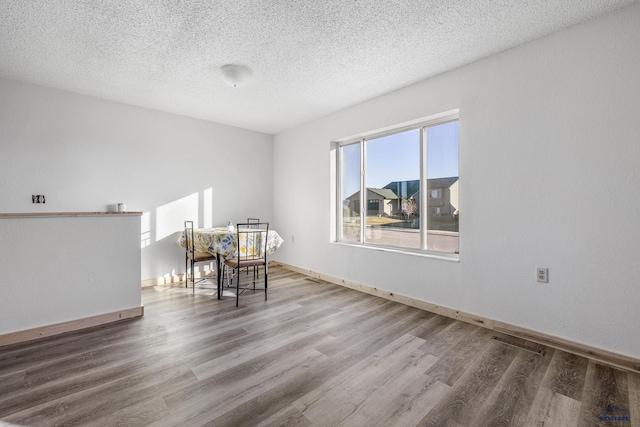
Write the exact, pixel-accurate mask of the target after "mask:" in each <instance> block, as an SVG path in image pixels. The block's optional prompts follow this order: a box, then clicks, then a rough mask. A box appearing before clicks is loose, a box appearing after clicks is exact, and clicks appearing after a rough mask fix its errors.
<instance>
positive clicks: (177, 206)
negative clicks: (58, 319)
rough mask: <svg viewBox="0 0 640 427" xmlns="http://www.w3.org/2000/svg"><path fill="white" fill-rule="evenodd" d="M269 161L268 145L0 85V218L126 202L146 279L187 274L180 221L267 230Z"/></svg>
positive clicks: (240, 133)
mask: <svg viewBox="0 0 640 427" xmlns="http://www.w3.org/2000/svg"><path fill="white" fill-rule="evenodd" d="M212 102H214V101H212ZM272 153H273V138H272V136H271V135H267V134H262V133H258V132H253V131H249V130H244V129H239V128H233V127H228V126H223V125H219V124H214V123H210V122H205V121H201V120H195V119H189V118H186V117H181V116H177V115H171V114H166V113H161V112H157V111H152V110H147V109H144V108H138V107H133V106H129V105H125V104H120V103H116V102H110V101H105V100H101V99H97V98H92V97H88V96H83V95H78V94H73V93H69V92H64V91H60V90H54V89H48V88H44V87H40V86H35V85H30V84H25V83H21V82H17V81H13V80H7V79H0V212H5V213H8V212H67V211H105V210H107V209H108V208H109V207H110V206H111V205H113V204H115V203H117V202H124V203H126V204H127V209H128V210H130V211H142V212H144V215H143V217H142V230H141V235H140V239H141V245H142V246H144V247H143V249H142V277H141V278H142V279H150V278H156V277H162V276H168V275H171V274H177V273H181V272H183V271H184V252H183V250H182V249H181V248H180V247H179V246H178V245H177V244H176V243H175V242H176V240H177V233H178V232H179V230H181V229H182V227H183V221H184V220H186V219H193V220H194V221H196V223H197V224H198V225H201V226H211V225H220V224H226V223H227V221H228V220H232V221H234V222H237V221H239V220H242V219H246V217H247V216H256V217H259V218H262V219H266V220H272V212H273V209H272V200H273V197H272V186H271V182H272V170H273V164H272ZM248 190H250V192H249V191H248ZM32 194H44V195H45V196H46V204H44V205H38V204H32V203H31V195H32ZM10 250H11V248H7V247H5V246H3V247H2V248H0V259H4V254H5V253H6V251H10ZM107 261H108V260H107ZM34 268H36V266H35V265H34ZM6 286H10V285H9V284H7V283H0V287H2V288H4V287H6Z"/></svg>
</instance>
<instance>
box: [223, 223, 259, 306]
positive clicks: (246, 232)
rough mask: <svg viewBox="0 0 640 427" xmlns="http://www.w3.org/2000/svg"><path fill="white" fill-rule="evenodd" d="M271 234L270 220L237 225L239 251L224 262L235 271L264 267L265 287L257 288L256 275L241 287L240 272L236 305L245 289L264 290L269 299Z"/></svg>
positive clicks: (237, 280)
mask: <svg viewBox="0 0 640 427" xmlns="http://www.w3.org/2000/svg"><path fill="white" fill-rule="evenodd" d="M268 236H269V223H268V222H251V223H249V222H247V223H242V224H237V225H236V239H237V247H238V250H237V253H236V255H235V257H233V258H229V259H226V260H225V261H224V264H225V265H226V266H228V267H230V268H231V269H234V270H235V271H240V269H242V268H245V267H255V268H258V267H260V266H263V267H264V288H256V276H255V275H254V278H253V282H252V283H251V284H247V285H246V286H245V287H243V288H241V287H240V277H241V275H240V274H237V275H236V276H235V277H236V307H238V304H239V302H240V294H241V293H243V292H244V291H245V290H248V289H251V290H254V291H255V290H263V289H264V299H265V301H266V300H267V284H268V279H269V271H268V270H269V269H268V264H267V240H268Z"/></svg>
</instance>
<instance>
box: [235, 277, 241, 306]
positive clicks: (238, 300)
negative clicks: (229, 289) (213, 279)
mask: <svg viewBox="0 0 640 427" xmlns="http://www.w3.org/2000/svg"><path fill="white" fill-rule="evenodd" d="M239 302H240V275H239V274H238V277H236V307H237V306H238V303H239Z"/></svg>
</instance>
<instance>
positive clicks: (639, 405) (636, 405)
mask: <svg viewBox="0 0 640 427" xmlns="http://www.w3.org/2000/svg"><path fill="white" fill-rule="evenodd" d="M627 381H628V384H629V413H630V416H631V423H630V424H631V427H640V374H636V373H632V372H628V373H627Z"/></svg>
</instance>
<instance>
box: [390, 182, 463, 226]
mask: <svg viewBox="0 0 640 427" xmlns="http://www.w3.org/2000/svg"><path fill="white" fill-rule="evenodd" d="M458 186H459V179H458V177H457V176H452V177H447V178H432V179H429V180H427V194H428V196H429V203H428V204H429V210H430V212H429V214H430V215H431V216H441V217H452V216H454V215H457V212H458V209H459V206H458V201H459V198H458ZM384 188H386V189H390V190H393V191H394V192H395V193H396V194H397V195H398V203H397V207H398V208H397V211H398V212H402V211H406V210H407V209H406V203H407V201H408V200H413V201H414V202H415V205H416V211H415V215H419V214H420V181H419V180H417V179H414V180H411V181H394V182H390V183H389V184H387V185H385V186H384Z"/></svg>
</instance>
